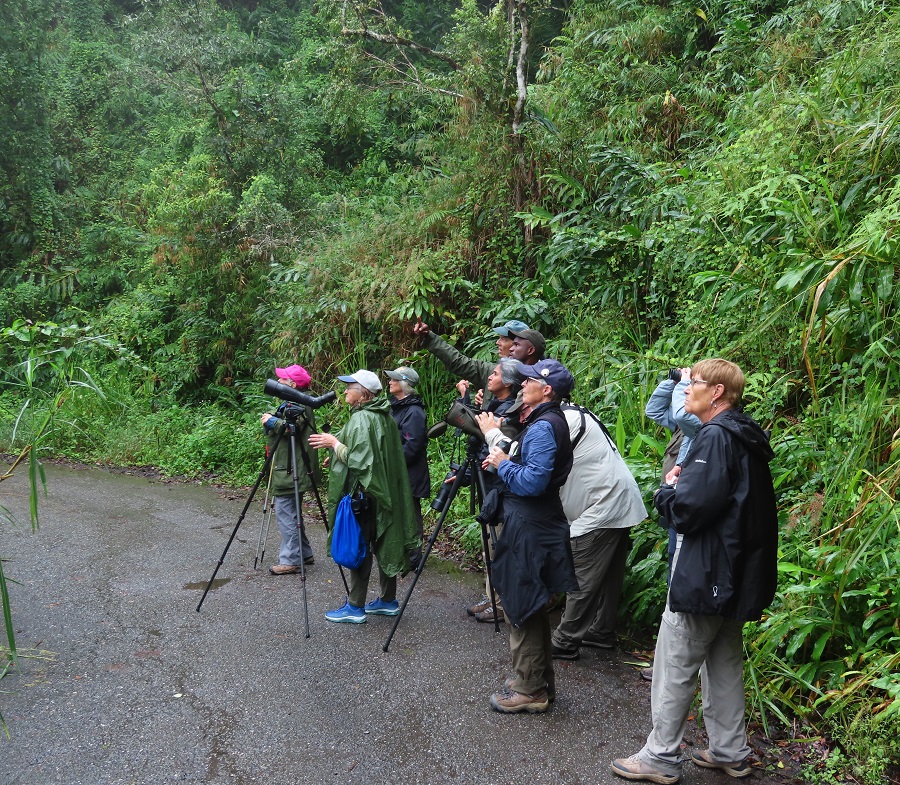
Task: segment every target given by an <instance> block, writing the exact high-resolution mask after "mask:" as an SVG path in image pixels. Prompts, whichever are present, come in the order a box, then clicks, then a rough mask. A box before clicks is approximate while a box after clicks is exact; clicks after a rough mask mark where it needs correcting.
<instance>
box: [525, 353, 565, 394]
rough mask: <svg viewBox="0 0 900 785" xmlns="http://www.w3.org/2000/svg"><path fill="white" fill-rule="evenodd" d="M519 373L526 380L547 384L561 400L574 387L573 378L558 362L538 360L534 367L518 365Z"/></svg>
mask: <svg viewBox="0 0 900 785" xmlns="http://www.w3.org/2000/svg"><path fill="white" fill-rule="evenodd" d="M519 373H520V374H522V376H524V377H526V378H528V379H540V380H541V381H544V382H547V384H549V385H550V386H551V387H552V388H553V392H555V393H556V394H557V395H559V396H561V397H563V398H565V397H566V396H567V395H568V394H569V393H570V392H572V388H573V387H575V377H574V376H572V373H571V372H570V371H569V369H568V368H566V366H565V365H563V364H562V363H561V362H560V361H559V360H550V359H547V360H538V361H537V362H536V363H535V364H534V365H525V363H519Z"/></svg>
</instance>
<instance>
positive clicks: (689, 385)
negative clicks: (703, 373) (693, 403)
mask: <svg viewBox="0 0 900 785" xmlns="http://www.w3.org/2000/svg"><path fill="white" fill-rule="evenodd" d="M695 384H712V382H708V381H706V379H691V380H690V381H689V382H688V387H693V386H694V385H695Z"/></svg>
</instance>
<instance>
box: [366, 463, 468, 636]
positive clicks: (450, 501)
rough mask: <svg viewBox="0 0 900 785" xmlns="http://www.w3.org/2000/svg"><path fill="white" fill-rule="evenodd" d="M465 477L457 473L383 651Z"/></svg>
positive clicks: (461, 473) (404, 608)
mask: <svg viewBox="0 0 900 785" xmlns="http://www.w3.org/2000/svg"><path fill="white" fill-rule="evenodd" d="M464 477H465V472H464V471H462V470H460V471H458V472H457V473H456V478H455V479H454V480H453V484H452V485H451V486H450V493H449V494H448V495H447V503H446V504H445V505H444V509H443V510H442V511H441V514H440V517H439V518H438V519H437V523H435V525H434V531H433V532H432V533H431V537H429V538H428V544H427V545H426V546H425V548H424V549H423V550H422V555H421V557H420V558H419V564H418V566H417V567H416V571H415V572H414V573H413V579H412V583H411V584H410V585H409V588H408V589H407V590H406V595H405V596H404V597H403V602H401V603H400V612H399V613H398V614H397V615H396V616H395V617H394V623H393V625H392V626H391V631H390V632H389V633H388V636H387V638H386V639H385V641H384V645H382V647H381V650H382V651H387V650H388V648H389V647H390V645H391V639H392V638H393V637H394V633H395V632H396V631H397V627H398V625H399V624H400V619H402V618H403V611H405V610H406V604H407V603H408V602H409V598H410V597H411V596H412V593H413V589H415V588H416V583H417V582H418V580H419V576H420V575H421V574H422V570H424V569H425V561H426V560H427V559H428V554H429V553H431V549H432V548H433V547H434V541H435V540H436V539H437V536H438V534H439V533H440V531H441V526H443V524H444V519H445V518H446V517H447V513H449V512H450V507H451V506H452V504H453V500H454V499H455V498H456V494H457V493H459V488H460V486H461V485H462V482H463V478H464Z"/></svg>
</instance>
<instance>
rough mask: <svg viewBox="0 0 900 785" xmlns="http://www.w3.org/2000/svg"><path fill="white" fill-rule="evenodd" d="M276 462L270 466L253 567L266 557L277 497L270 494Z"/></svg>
mask: <svg viewBox="0 0 900 785" xmlns="http://www.w3.org/2000/svg"><path fill="white" fill-rule="evenodd" d="M273 470H274V464H272V465H270V466H269V483H268V485H266V498H265V500H264V501H263V519H262V522H261V524H260V527H259V539H258V540H257V541H256V558H255V559H254V560H253V569H254V570H255V569H256V568H257V565H258V564H259V563H260V562H263V561H265V559H266V542H267V541H268V539H269V526H270V525H271V524H272V511H273V510H274V509H275V499H274V497H270V496H269V491H271V490H272V472H273Z"/></svg>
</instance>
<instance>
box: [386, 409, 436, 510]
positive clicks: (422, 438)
mask: <svg viewBox="0 0 900 785" xmlns="http://www.w3.org/2000/svg"><path fill="white" fill-rule="evenodd" d="M390 401H391V416H392V417H393V418H394V420H395V421H396V423H397V427H398V428H399V429H400V441H401V442H402V443H403V457H404V458H406V471H407V472H408V473H409V487H410V488H411V489H412V495H413V498H415V499H427V498H428V497H429V496H431V476H430V475H429V473H428V435H427V434H428V426H427V424H426V418H425V408H424V407H423V406H422V399H421V398H420V397H419V396H418V395H407V396H406V397H405V398H401V399H400V400H397V399H396V398H394V397H393V396H391V398H390Z"/></svg>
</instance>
